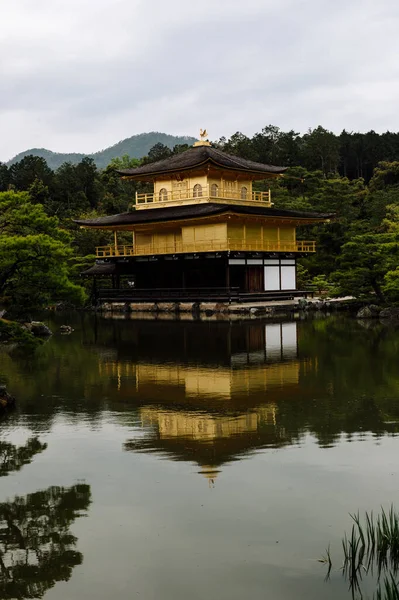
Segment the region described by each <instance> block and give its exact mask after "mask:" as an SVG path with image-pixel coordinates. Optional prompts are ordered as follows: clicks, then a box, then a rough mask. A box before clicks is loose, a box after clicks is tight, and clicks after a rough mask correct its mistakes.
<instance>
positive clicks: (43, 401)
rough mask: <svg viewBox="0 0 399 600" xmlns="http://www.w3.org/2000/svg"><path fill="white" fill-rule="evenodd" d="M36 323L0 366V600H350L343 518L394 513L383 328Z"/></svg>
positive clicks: (391, 372)
mask: <svg viewBox="0 0 399 600" xmlns="http://www.w3.org/2000/svg"><path fill="white" fill-rule="evenodd" d="M46 322H47V323H48V324H49V325H50V327H51V328H52V329H53V331H54V332H55V334H54V335H53V337H52V338H51V339H50V340H49V341H48V342H47V343H46V344H44V345H43V346H42V347H41V348H40V349H39V350H38V352H37V353H36V354H35V356H33V357H24V356H22V355H19V354H15V353H11V354H10V353H8V352H4V351H3V352H2V353H1V354H0V358H1V367H0V383H5V384H6V385H7V387H8V389H9V391H10V392H12V393H13V394H14V395H15V396H16V397H17V401H18V405H17V410H16V411H15V412H14V413H12V414H9V415H8V416H7V417H6V418H5V419H3V420H2V421H1V422H0V598H14V597H15V598H28V597H29V598H34V597H45V598H46V600H51V599H54V600H55V599H69V598H79V599H80V600H82V599H85V598H87V599H88V598H90V599H92V598H96V600H109V599H110V598H114V599H115V600H116V599H126V598H135V597H138V598H145V599H146V600H152V599H154V600H155V599H157V600H158V599H160V598H162V599H163V600H180V599H181V600H183V599H184V600H186V599H187V598H191V599H203V598H212V599H213V598H215V599H216V598H217V599H218V600H242V599H243V598H249V599H251V600H260V599H265V598H270V599H273V600H291V599H292V600H294V599H295V600H297V599H298V598H304V599H305V598H306V599H314V600H316V599H317V600H318V599H320V598H325V599H331V600H332V599H337V598H350V597H351V594H350V592H349V591H348V582H347V581H346V580H345V578H344V577H343V575H342V571H341V570H340V569H339V567H340V566H341V564H342V556H341V555H342V546H341V539H342V537H343V534H344V532H345V531H349V529H350V527H351V518H350V516H349V513H353V512H356V511H358V510H359V511H360V512H362V511H365V510H368V511H370V510H374V511H378V510H379V508H380V506H381V505H383V506H384V507H388V508H389V506H390V505H391V504H394V505H396V506H397V507H399V485H398V484H399V467H398V460H397V456H398V454H397V453H398V451H399V439H398V437H397V433H398V431H399V368H398V351H399V331H398V330H397V329H395V328H393V327H387V326H383V325H381V324H379V323H363V322H357V321H355V320H349V319H345V318H329V317H328V318H319V319H315V318H311V319H307V320H303V321H301V320H300V321H294V320H292V321H285V322H283V323H278V322H272V321H270V320H268V321H259V320H254V321H248V322H228V321H218V320H211V319H209V320H208V321H206V322H201V321H196V320H190V319H187V320H179V321H173V320H167V319H165V320H162V319H158V320H151V319H147V320H144V319H141V320H132V319H127V318H126V319H125V318H120V319H109V318H108V319H107V318H105V317H101V316H96V315H92V314H70V315H51V316H50V317H46ZM61 324H68V325H72V327H73V329H74V331H73V333H72V334H70V335H61V333H60V332H59V327H60V325H61ZM328 545H330V548H331V555H332V558H333V568H332V571H331V575H330V579H329V580H328V581H324V578H325V575H326V565H324V564H322V563H320V562H318V559H320V558H321V557H322V556H323V554H325V551H326V548H327V547H328ZM374 583H375V582H372V581H368V580H367V581H365V582H364V587H365V589H364V593H365V597H372V595H373V592H374V589H375V588H374V587H373V586H374ZM367 595H368V596H367Z"/></svg>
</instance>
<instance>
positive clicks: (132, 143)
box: [7, 131, 195, 171]
mask: <svg viewBox="0 0 399 600" xmlns="http://www.w3.org/2000/svg"><path fill="white" fill-rule="evenodd" d="M194 142H195V138H193V137H189V136H176V135H168V134H167V133H159V132H157V131H151V132H150V133H140V134H138V135H133V136H132V137H130V138H126V139H125V140H122V141H121V142H118V143H117V144H114V145H113V146H110V147H109V148H105V150H100V151H99V152H95V153H94V154H78V153H75V152H71V153H65V154H63V153H62V152H52V151H51V150H46V149H45V148H31V149H30V150H25V152H20V153H19V154H17V156H14V158H13V159H11V160H10V161H9V162H8V163H7V164H8V166H10V165H13V164H14V163H17V162H19V161H20V160H22V159H23V158H24V157H25V156H29V155H33V156H39V157H40V158H44V159H45V161H46V162H47V164H48V166H49V167H50V169H53V170H54V171H55V170H56V169H58V168H59V167H60V166H61V165H62V164H63V163H65V162H69V163H72V164H74V165H76V164H78V163H79V162H80V161H81V160H82V158H84V157H86V156H88V157H89V158H92V159H93V160H94V162H95V164H96V166H97V168H98V169H105V167H106V166H107V165H109V163H110V162H111V160H112V159H113V158H119V157H121V156H124V155H126V154H127V155H128V156H130V157H132V158H142V157H143V156H147V154H148V152H149V151H150V149H151V148H152V147H153V146H155V144H159V143H160V144H163V145H165V146H167V147H168V148H171V149H172V148H173V147H174V146H176V145H179V144H189V145H191V144H193V143H194Z"/></svg>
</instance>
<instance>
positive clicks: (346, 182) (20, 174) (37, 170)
mask: <svg viewBox="0 0 399 600" xmlns="http://www.w3.org/2000/svg"><path fill="white" fill-rule="evenodd" d="M132 140H133V138H132V139H130V141H129V140H125V141H124V142H121V143H120V144H117V145H116V146H115V147H113V149H109V153H108V150H106V151H104V156H105V155H106V156H107V157H108V159H107V160H108V162H107V163H105V164H104V163H101V167H105V168H103V170H102V171H99V170H98V167H97V165H98V164H99V162H96V155H92V156H91V157H83V156H78V155H76V156H74V157H73V159H71V160H70V161H69V162H64V163H63V164H60V165H58V169H57V170H56V171H55V172H53V171H51V169H49V168H48V166H47V165H46V163H45V161H44V160H43V158H40V157H37V156H25V157H24V158H23V159H22V160H21V161H19V162H17V163H14V164H12V165H11V166H10V167H7V165H0V190H1V189H3V190H9V187H10V186H12V188H13V189H15V190H17V191H20V192H27V193H28V194H29V197H30V199H31V205H32V204H34V205H37V206H38V207H39V208H38V209H37V210H38V212H36V213H35V212H34V211H33V208H32V206H31V207H30V208H29V210H28V211H27V213H26V215H25V219H24V217H23V210H22V209H21V210H18V211H16V216H14V212H13V211H14V208H15V206H12V207H11V213H13V214H12V215H11V220H10V218H9V215H10V211H7V219H5V220H3V223H4V222H6V223H7V228H8V229H10V228H11V229H12V227H14V229H15V231H14V233H13V234H14V235H21V236H23V235H24V236H29V235H32V234H34V235H36V234H37V233H43V234H45V235H51V236H52V237H54V236H53V234H52V233H51V231H52V230H57V231H58V233H57V235H56V236H55V240H59V241H60V242H63V243H64V244H65V245H66V246H69V248H70V249H72V254H69V256H65V260H66V262H67V263H68V265H69V268H70V269H72V271H71V272H72V279H73V281H74V282H75V283H77V282H78V281H79V279H78V277H77V275H76V265H78V264H82V265H85V264H87V262H88V261H87V260H86V258H85V257H87V256H92V253H93V250H94V248H95V246H101V245H107V244H109V243H110V242H111V241H112V240H111V239H110V236H109V234H108V233H107V232H101V231H88V230H81V229H78V228H77V227H76V226H75V225H74V223H73V219H76V218H79V217H82V216H87V217H92V218H93V217H96V216H101V215H107V214H115V213H122V212H126V211H128V210H131V209H132V207H133V205H134V201H135V194H136V192H139V193H142V192H150V191H151V185H149V184H146V183H140V182H129V181H125V180H123V179H121V177H120V176H119V175H118V173H117V171H118V170H120V169H125V168H135V167H137V166H138V165H139V164H143V163H144V164H145V163H148V162H153V161H157V160H162V159H164V158H167V157H169V156H172V155H173V154H177V153H179V152H182V151H184V150H186V149H187V148H188V147H189V144H191V142H192V140H191V139H187V138H173V137H168V136H163V135H162V134H146V135H145V136H136V137H135V138H134V140H133V141H134V143H136V142H137V143H138V144H139V146H135V148H136V149H137V148H138V147H140V153H137V152H136V151H133V150H132V148H133V146H132V145H131V142H132ZM147 142H148V143H149V142H152V143H151V145H146V144H147ZM132 143H133V142H132ZM214 145H215V146H216V147H218V148H221V149H222V150H224V151H226V152H229V153H231V154H234V155H237V156H242V157H243V158H247V159H251V160H255V161H259V162H264V163H270V164H285V165H288V166H290V168H289V170H288V171H287V172H286V173H285V174H284V177H282V178H278V179H276V180H272V181H270V180H266V181H263V182H255V183H254V189H255V190H260V191H262V190H267V189H269V187H270V189H271V192H272V199H273V202H274V204H275V206H276V207H278V208H283V209H290V210H300V211H315V212H323V213H334V215H335V217H334V218H333V219H332V220H331V222H329V223H324V224H321V225H313V226H306V227H301V228H299V229H298V231H297V235H298V239H299V240H300V239H304V240H306V239H308V240H313V239H314V240H315V241H316V244H317V252H316V253H315V254H308V255H306V256H305V257H302V258H301V265H302V267H301V268H303V272H302V273H301V272H299V273H298V285H299V287H307V286H308V285H312V284H313V285H314V286H315V287H317V289H319V290H321V291H325V292H327V293H328V294H330V295H332V294H334V295H335V294H345V295H347V294H349V295H355V296H359V297H362V298H366V297H367V298H368V297H373V298H376V297H377V299H379V300H380V301H381V302H386V301H389V302H399V287H398V282H399V277H398V272H397V266H398V262H397V260H398V253H397V247H398V242H399V239H398V237H397V236H398V234H399V162H397V161H396V160H395V159H396V158H397V156H398V155H399V134H391V133H389V132H387V133H386V134H382V135H378V134H376V133H375V132H373V131H371V132H368V133H367V134H357V133H350V132H346V131H343V132H342V133H341V135H340V136H336V135H334V134H333V133H331V132H330V131H328V130H326V129H324V128H323V127H321V126H319V127H317V128H315V129H313V130H309V131H308V132H307V133H306V134H304V135H302V136H301V135H299V133H297V132H295V131H289V132H284V131H281V130H280V129H279V128H278V127H275V126H273V125H268V126H266V127H264V128H263V129H262V130H261V131H260V132H259V133H256V134H255V135H254V136H253V137H252V138H251V137H248V136H246V135H244V134H242V133H240V132H236V133H235V134H234V135H232V136H231V138H230V139H228V140H227V139H225V138H222V139H220V140H219V141H218V142H216V143H215V144H214ZM144 150H145V151H144ZM139 156H140V157H143V156H144V158H141V160H139V158H138V157H139ZM381 161H382V162H381ZM373 170H374V171H373ZM7 193H10V192H9V191H8V192H7ZM42 207H44V211H45V213H46V214H47V216H48V217H57V218H58V219H59V221H57V223H56V224H54V223H53V224H51V225H50V222H48V227H49V228H50V232H49V229H47V230H45V231H42V230H41V229H40V227H43V226H44V225H43V224H42V225H39V223H40V222H41V221H42V216H43V208H42ZM0 209H1V207H0ZM3 210H4V209H3ZM25 210H26V208H25ZM1 215H2V210H0V231H2V230H3V229H2V228H3V225H2V220H1ZM35 215H36V216H35ZM35 219H36V225H35V227H33V229H34V231H33V232H32V231H31V229H32V228H31V227H30V223H31V222H32V223H33V222H35ZM14 222H15V224H14ZM60 225H61V227H62V230H63V233H64V235H66V236H67V237H64V239H61V238H60V237H59V236H60V235H61V234H60V231H61V230H60ZM38 227H39V229H38ZM66 231H68V232H69V234H70V235H69V237H68V235H67V234H66ZM32 244H33V242H32ZM54 250H55V248H54ZM26 252H27V251H26ZM38 260H39V258H38ZM49 268H53V266H51V265H49ZM67 271H68V269H67ZM312 280H313V281H312ZM27 281H28V282H30V280H29V278H27ZM31 283H32V282H30V283H29V285H31ZM42 283H43V282H42ZM37 285H40V282H37ZM84 285H86V283H85V284H84ZM322 288H324V289H323V290H322ZM44 289H45V290H46V289H47V288H46V286H44ZM50 289H51V290H53V289H54V285H50ZM71 291H72V290H70V291H69V293H70V292H71ZM0 293H1V281H0ZM51 293H53V292H51ZM38 295H39V296H41V295H42V294H41V293H40V294H38ZM33 296H35V294H33ZM18 297H20V296H18ZM15 298H17V296H15ZM21 299H22V298H21ZM36 301H37V302H39V301H40V302H41V301H42V300H41V298H37V299H36V300H35V302H36Z"/></svg>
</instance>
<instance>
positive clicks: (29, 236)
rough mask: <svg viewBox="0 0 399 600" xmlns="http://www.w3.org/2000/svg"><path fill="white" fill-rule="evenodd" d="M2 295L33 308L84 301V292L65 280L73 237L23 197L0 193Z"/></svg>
mask: <svg viewBox="0 0 399 600" xmlns="http://www.w3.org/2000/svg"><path fill="white" fill-rule="evenodd" d="M0 232H1V235H0V297H1V298H2V300H3V302H4V303H6V304H7V305H8V306H13V307H14V308H15V307H19V308H20V309H24V310H32V309H35V308H39V307H41V306H45V305H46V304H47V303H49V302H51V301H57V300H70V301H71V302H76V303H82V302H83V301H84V292H83V289H82V288H81V287H80V286H78V285H75V284H73V283H72V282H71V281H70V280H69V267H68V260H69V259H70V258H71V256H72V249H71V247H70V243H71V236H70V235H69V234H68V233H67V232H66V231H64V230H62V229H60V228H59V223H58V220H57V219H56V218H55V217H48V216H47V215H46V213H45V211H44V209H43V206H42V205H40V204H36V205H34V204H32V203H31V202H30V199H29V196H28V194H27V193H23V192H22V193H21V192H20V193H18V192H13V191H9V192H2V193H0Z"/></svg>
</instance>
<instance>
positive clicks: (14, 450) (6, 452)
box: [0, 437, 47, 477]
mask: <svg viewBox="0 0 399 600" xmlns="http://www.w3.org/2000/svg"><path fill="white" fill-rule="evenodd" d="M46 448H47V444H42V443H41V442H40V441H39V439H38V438H37V437H33V438H30V439H29V440H28V441H27V442H26V444H24V445H23V446H15V445H14V444H11V443H10V442H5V441H0V477H4V476H5V475H8V474H9V473H12V472H13V471H20V470H21V469H22V467H23V466H25V465H29V464H30V463H31V462H32V459H33V457H34V456H36V455H37V454H39V453H40V452H43V450H45V449H46Z"/></svg>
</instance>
